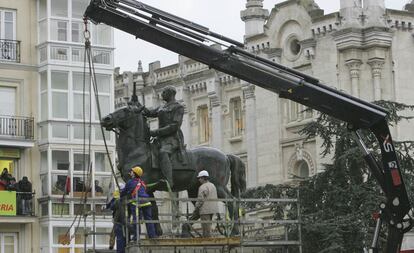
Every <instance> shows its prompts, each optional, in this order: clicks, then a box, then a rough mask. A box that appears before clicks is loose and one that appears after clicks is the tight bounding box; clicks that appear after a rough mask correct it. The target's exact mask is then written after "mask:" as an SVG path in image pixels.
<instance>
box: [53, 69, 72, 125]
mask: <svg viewBox="0 0 414 253" xmlns="http://www.w3.org/2000/svg"><path fill="white" fill-rule="evenodd" d="M51 85H52V89H53V90H52V116H53V117H54V118H65V119H66V118H68V73H67V72H58V71H52V73H51Z"/></svg>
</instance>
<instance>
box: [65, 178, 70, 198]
mask: <svg viewBox="0 0 414 253" xmlns="http://www.w3.org/2000/svg"><path fill="white" fill-rule="evenodd" d="M69 192H70V176H69V175H67V176H66V181H65V194H69Z"/></svg>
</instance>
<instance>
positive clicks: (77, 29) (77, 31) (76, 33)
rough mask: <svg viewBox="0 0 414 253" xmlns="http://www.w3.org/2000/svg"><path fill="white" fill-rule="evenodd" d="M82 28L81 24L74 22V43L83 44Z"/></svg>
mask: <svg viewBox="0 0 414 253" xmlns="http://www.w3.org/2000/svg"><path fill="white" fill-rule="evenodd" d="M80 28H81V23H78V22H72V42H82V41H81V33H80Z"/></svg>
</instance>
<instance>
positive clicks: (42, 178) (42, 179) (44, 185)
mask: <svg viewBox="0 0 414 253" xmlns="http://www.w3.org/2000/svg"><path fill="white" fill-rule="evenodd" d="M40 182H41V184H42V196H46V195H49V191H48V183H49V182H48V180H47V174H43V175H40Z"/></svg>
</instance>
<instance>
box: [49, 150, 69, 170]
mask: <svg viewBox="0 0 414 253" xmlns="http://www.w3.org/2000/svg"><path fill="white" fill-rule="evenodd" d="M68 169H69V151H59V150H53V151H52V170H60V171H62V170H63V171H67V170H68ZM66 173H67V172H66Z"/></svg>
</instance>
